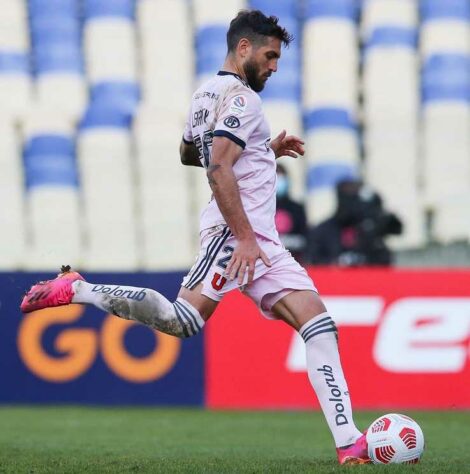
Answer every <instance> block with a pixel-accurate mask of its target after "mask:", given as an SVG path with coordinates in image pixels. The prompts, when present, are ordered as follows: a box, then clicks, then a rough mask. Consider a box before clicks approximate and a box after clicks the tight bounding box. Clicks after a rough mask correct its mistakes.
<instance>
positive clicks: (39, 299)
mask: <svg viewBox="0 0 470 474" xmlns="http://www.w3.org/2000/svg"><path fill="white" fill-rule="evenodd" d="M77 280H84V278H83V277H82V276H81V275H80V273H77V272H72V271H71V268H70V265H63V266H62V268H61V270H60V273H59V275H58V276H57V278H55V279H54V280H47V281H40V282H39V283H36V284H35V285H34V286H32V287H31V289H30V290H29V291H28V293H26V295H25V297H24V298H23V301H22V302H21V305H20V309H21V311H22V312H23V313H30V312H31V311H37V310H38V309H44V308H51V307H54V306H62V305H66V304H70V303H72V296H73V290H72V283H73V282H74V281H77Z"/></svg>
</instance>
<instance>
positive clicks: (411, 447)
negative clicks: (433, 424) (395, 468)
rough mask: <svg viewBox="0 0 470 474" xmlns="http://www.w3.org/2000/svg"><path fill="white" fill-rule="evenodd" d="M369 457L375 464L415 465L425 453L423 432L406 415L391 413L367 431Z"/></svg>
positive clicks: (378, 420) (376, 421)
mask: <svg viewBox="0 0 470 474" xmlns="http://www.w3.org/2000/svg"><path fill="white" fill-rule="evenodd" d="M366 439H367V444H368V449H369V457H370V458H371V460H372V462H373V463H374V464H415V463H417V462H418V461H419V460H420V458H421V456H422V455H423V451H424V436H423V431H422V430H421V428H420V426H419V425H418V423H416V421H414V420H413V419H412V418H410V417H409V416H406V415H399V414H397V413H389V414H388V415H383V416H381V417H380V418H377V419H376V420H375V421H374V422H373V423H372V424H371V425H370V426H369V428H368V429H367V434H366Z"/></svg>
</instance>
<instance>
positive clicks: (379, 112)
mask: <svg viewBox="0 0 470 474" xmlns="http://www.w3.org/2000/svg"><path fill="white" fill-rule="evenodd" d="M363 90H364V120H365V122H366V126H369V125H370V126H372V125H374V124H377V122H380V121H389V120H390V118H392V117H393V118H395V119H397V120H400V119H401V120H403V121H404V122H405V123H404V126H405V127H406V124H407V123H409V122H410V121H416V120H417V117H418V110H419V99H420V93H419V71H418V58H417V56H416V53H415V51H413V50H412V49H410V48H399V47H398V48H373V49H371V50H370V51H369V52H368V53H367V54H366V57H365V59H364V73H363Z"/></svg>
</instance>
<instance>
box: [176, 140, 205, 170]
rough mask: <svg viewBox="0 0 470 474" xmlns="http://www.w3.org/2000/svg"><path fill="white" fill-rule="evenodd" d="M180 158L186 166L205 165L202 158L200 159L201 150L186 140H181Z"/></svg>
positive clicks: (200, 166)
mask: <svg viewBox="0 0 470 474" xmlns="http://www.w3.org/2000/svg"><path fill="white" fill-rule="evenodd" d="M180 158H181V163H183V165H185V166H198V167H199V168H202V167H203V166H202V163H201V160H200V159H199V151H198V149H197V147H196V145H195V144H194V143H187V142H185V141H184V140H181V145H180Z"/></svg>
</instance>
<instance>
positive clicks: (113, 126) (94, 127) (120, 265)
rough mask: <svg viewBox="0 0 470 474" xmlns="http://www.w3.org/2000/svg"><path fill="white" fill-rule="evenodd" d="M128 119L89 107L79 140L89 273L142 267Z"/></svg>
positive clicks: (111, 111) (86, 264)
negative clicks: (139, 252) (138, 242)
mask: <svg viewBox="0 0 470 474" xmlns="http://www.w3.org/2000/svg"><path fill="white" fill-rule="evenodd" d="M129 125H130V124H129V116H124V115H120V114H119V113H117V112H116V111H113V110H106V109H99V108H91V109H89V110H88V112H87V114H86V116H85V118H84V119H83V121H82V124H81V129H80V133H79V135H78V140H77V151H78V157H79V164H80V176H81V186H82V195H83V203H84V207H85V222H86V229H87V242H88V248H87V252H86V255H85V258H84V262H83V267H84V268H85V269H87V270H110V271H124V270H129V271H131V270H136V269H137V268H138V267H139V263H140V262H139V255H138V251H139V250H138V249H139V246H138V245H137V232H138V228H137V219H136V213H137V207H136V199H135V198H136V196H135V166H134V165H133V164H132V163H131V135H130V132H129Z"/></svg>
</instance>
